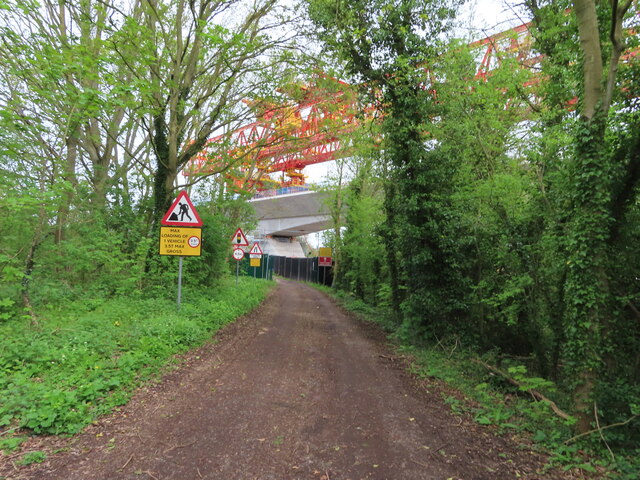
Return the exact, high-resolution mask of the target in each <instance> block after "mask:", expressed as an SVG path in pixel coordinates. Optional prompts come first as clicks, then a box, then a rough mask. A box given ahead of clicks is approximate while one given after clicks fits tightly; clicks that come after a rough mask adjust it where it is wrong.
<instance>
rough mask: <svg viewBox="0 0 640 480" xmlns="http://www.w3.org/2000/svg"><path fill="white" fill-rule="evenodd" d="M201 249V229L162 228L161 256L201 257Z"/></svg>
mask: <svg viewBox="0 0 640 480" xmlns="http://www.w3.org/2000/svg"><path fill="white" fill-rule="evenodd" d="M201 247H202V229H201V228H190V227H160V255H180V256H181V257H187V256H191V257H199V256H200V255H201Z"/></svg>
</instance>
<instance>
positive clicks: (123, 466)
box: [120, 453, 133, 471]
mask: <svg viewBox="0 0 640 480" xmlns="http://www.w3.org/2000/svg"><path fill="white" fill-rule="evenodd" d="M131 460H133V453H132V454H131V456H130V457H129V460H127V463H125V464H124V465H122V466H121V467H120V471H122V470H124V469H125V468H126V466H127V465H129V462H130V461H131Z"/></svg>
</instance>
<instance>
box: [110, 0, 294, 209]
mask: <svg viewBox="0 0 640 480" xmlns="http://www.w3.org/2000/svg"><path fill="white" fill-rule="evenodd" d="M275 6H276V2H275V1H274V0H261V1H258V2H255V3H253V4H247V3H245V2H242V1H241V0H233V1H232V2H227V1H219V0H201V1H198V2H187V1H186V0H180V1H178V2H163V1H162V0H161V1H156V0H153V1H149V2H140V3H139V4H138V9H139V12H140V14H139V15H133V16H130V17H129V18H128V19H127V22H126V31H125V32H124V33H123V35H122V36H121V38H120V39H119V41H118V43H115V44H114V46H115V49H116V51H118V53H119V54H120V55H121V57H122V59H123V61H125V63H126V64H127V66H128V67H129V68H130V71H131V72H132V74H133V76H134V78H135V79H136V80H137V83H138V85H139V90H138V95H139V98H140V99H141V101H142V102H143V107H142V108H144V112H145V116H144V117H143V122H144V125H145V128H146V131H147V134H148V136H149V138H150V139H151V142H152V145H153V151H154V155H155V162H156V165H155V168H154V174H153V175H154V212H155V217H156V219H158V218H159V217H160V216H161V215H162V214H163V213H164V212H165V211H166V209H167V207H168V206H169V203H170V202H171V198H172V196H173V190H174V188H175V187H176V178H177V176H178V174H179V173H180V171H181V170H182V169H183V168H184V167H185V166H186V165H187V163H188V162H189V161H190V160H191V159H192V158H194V157H195V156H196V155H198V154H199V153H200V152H201V151H202V150H203V147H204V146H205V144H206V143H207V141H208V140H209V138H210V137H211V135H212V133H213V132H215V131H218V132H220V131H224V130H228V129H233V127H234V126H235V125H236V124H237V122H238V121H240V120H242V119H246V116H247V114H248V112H249V110H248V109H246V108H245V109H242V108H241V106H242V102H241V101H242V100H243V99H245V98H247V97H250V96H251V95H252V91H253V93H255V91H256V90H259V88H260V87H259V82H260V81H261V80H262V78H261V76H260V75H259V74H258V73H259V71H260V69H262V68H264V63H265V61H270V60H269V59H270V58H276V57H277V50H278V47H279V46H282V45H283V44H284V43H286V42H287V41H288V40H289V37H290V35H289V34H284V35H282V36H275V35H274V36H273V37H270V36H269V35H270V32H271V30H275V29H276V27H278V26H279V25H280V23H279V22H277V21H274V20H273V18H269V15H272V14H273V13H274V9H275ZM231 9H236V10H237V11H244V12H245V13H244V14H243V15H242V16H240V17H236V18H235V19H234V20H233V21H231V22H229V21H228V20H229V18H228V14H229V12H230V11H231ZM132 45H136V55H135V56H134V55H132V52H131V48H132V47H131V46H132ZM224 168H225V166H223V167H221V169H224ZM212 173H215V172H212Z"/></svg>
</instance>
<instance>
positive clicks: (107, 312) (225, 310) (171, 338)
mask: <svg viewBox="0 0 640 480" xmlns="http://www.w3.org/2000/svg"><path fill="white" fill-rule="evenodd" d="M269 287H270V284H269V283H268V282H260V281H255V280H252V279H248V278H243V279H242V285H241V286H240V287H239V288H236V287H235V283H234V282H231V281H230V280H227V281H225V282H221V283H219V284H218V285H217V288H216V289H215V290H211V289H202V288H201V289H195V288H194V289H189V290H188V292H185V303H184V305H183V306H182V308H181V310H180V311H176V305H175V301H174V299H173V298H171V297H172V296H173V295H172V292H173V289H172V290H171V291H165V292H164V295H163V297H153V296H149V295H141V296H139V297H138V298H135V297H131V296H120V297H116V298H113V299H111V300H105V299H104V298H103V297H93V298H89V297H86V298H84V299H82V300H80V301H73V302H72V301H66V302H59V303H57V304H55V305H50V306H49V308H48V309H47V310H43V311H42V314H43V317H44V318H46V320H41V322H40V323H39V325H38V327H29V326H28V325H25V323H24V321H22V320H19V319H17V320H13V321H10V322H5V323H4V324H3V325H2V326H0V333H1V335H0V336H1V338H2V341H1V342H0V359H1V360H0V372H1V373H2V375H1V376H0V378H1V380H0V398H1V399H2V401H0V425H3V426H6V425H19V426H20V427H24V428H27V429H30V430H32V431H33V432H35V433H53V434H60V433H74V432H77V431H78V430H80V429H81V428H82V427H84V426H85V425H87V424H88V423H89V422H91V421H92V419H93V418H95V416H97V415H100V414H104V413H107V412H109V411H110V410H111V409H112V408H113V407H115V406H117V405H122V404H123V403H124V402H126V401H127V399H128V396H129V394H130V393H131V391H132V389H133V388H134V387H135V386H136V385H138V384H139V383H140V382H141V381H142V380H144V379H148V378H149V377H150V376H152V375H155V374H156V373H157V372H158V370H159V368H160V367H162V365H164V364H166V362H167V361H168V360H169V359H170V358H171V356H173V355H175V354H176V353H180V352H184V351H185V350H187V349H188V348H193V347H194V346H197V345H199V344H201V343H202V342H204V341H206V340H207V339H209V338H210V337H211V335H212V334H213V333H215V332H216V331H217V330H218V329H220V328H221V327H223V326H224V325H226V324H227V323H229V322H231V321H233V320H234V319H235V318H237V317H239V316H240V315H242V314H244V313H246V312H248V311H249V310H251V309H252V308H254V307H255V306H257V305H258V303H259V302H260V301H261V299H262V298H263V297H264V295H265V294H266V291H267V290H268V288H269ZM169 292H171V293H169Z"/></svg>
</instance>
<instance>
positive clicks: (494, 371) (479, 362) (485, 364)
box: [473, 358, 571, 420]
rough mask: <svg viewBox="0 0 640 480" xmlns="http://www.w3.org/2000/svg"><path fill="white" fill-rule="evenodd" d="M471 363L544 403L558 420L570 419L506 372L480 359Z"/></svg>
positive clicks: (547, 400) (546, 399)
mask: <svg viewBox="0 0 640 480" xmlns="http://www.w3.org/2000/svg"><path fill="white" fill-rule="evenodd" d="M473 361H474V362H475V363H477V364H479V365H482V366H483V367H484V368H486V369H487V370H490V371H492V372H493V373H497V374H498V375H500V376H501V377H503V378H504V379H505V380H507V381H508V382H509V383H510V384H511V385H515V386H516V387H518V388H519V389H520V390H523V391H525V392H527V393H529V394H530V395H531V396H532V397H533V398H535V399H536V400H540V401H543V402H545V403H546V404H547V405H549V406H550V407H551V410H553V411H554V412H555V414H556V415H558V416H559V417H560V418H563V419H564V420H569V419H570V418H571V416H570V415H569V414H568V413H566V412H565V411H563V410H561V409H560V407H558V405H556V403H555V402H554V401H553V400H551V399H549V398H547V397H545V396H544V395H543V394H542V393H540V392H538V391H537V390H534V389H532V388H525V387H523V386H522V384H521V383H520V382H518V381H517V380H515V379H513V378H511V377H510V376H509V375H507V373H506V372H503V371H502V370H500V369H499V368H497V367H494V366H492V365H489V364H487V363H484V362H483V361H482V360H480V359H477V358H476V359H474V360H473Z"/></svg>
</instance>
